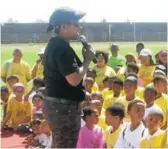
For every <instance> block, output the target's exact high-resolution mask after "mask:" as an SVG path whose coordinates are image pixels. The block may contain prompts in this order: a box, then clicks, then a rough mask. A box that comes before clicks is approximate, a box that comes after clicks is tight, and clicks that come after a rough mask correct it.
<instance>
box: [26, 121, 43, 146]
mask: <svg viewBox="0 0 168 149" xmlns="http://www.w3.org/2000/svg"><path fill="white" fill-rule="evenodd" d="M30 126H31V129H32V132H33V134H32V135H29V136H28V137H27V139H26V140H27V147H38V146H41V145H42V144H43V143H44V141H45V139H46V135H45V134H44V133H42V131H41V120H38V119H35V120H33V121H32V122H31V123H30Z"/></svg>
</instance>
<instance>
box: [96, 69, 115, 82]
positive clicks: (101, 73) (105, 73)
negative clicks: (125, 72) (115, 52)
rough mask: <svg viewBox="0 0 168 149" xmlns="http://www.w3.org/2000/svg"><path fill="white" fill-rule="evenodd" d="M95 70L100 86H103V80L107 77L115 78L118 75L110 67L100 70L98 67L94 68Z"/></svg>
mask: <svg viewBox="0 0 168 149" xmlns="http://www.w3.org/2000/svg"><path fill="white" fill-rule="evenodd" d="M94 70H95V71H96V75H97V76H96V79H95V81H96V83H97V84H98V85H99V84H100V85H102V84H103V80H104V78H105V77H113V76H115V75H116V73H115V71H114V70H113V68H111V67H109V66H105V67H103V68H98V67H97V66H95V67H94Z"/></svg>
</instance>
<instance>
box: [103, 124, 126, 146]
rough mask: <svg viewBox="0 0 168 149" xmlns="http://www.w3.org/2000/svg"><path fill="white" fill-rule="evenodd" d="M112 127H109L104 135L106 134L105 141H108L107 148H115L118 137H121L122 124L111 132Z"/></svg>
mask: <svg viewBox="0 0 168 149" xmlns="http://www.w3.org/2000/svg"><path fill="white" fill-rule="evenodd" d="M112 129H113V128H112V127H111V126H109V127H107V129H106V131H105V133H104V136H105V142H106V148H113V147H114V145H115V144H116V142H117V139H118V137H119V134H120V132H121V131H122V129H123V128H122V126H120V127H119V128H118V129H117V130H116V131H115V132H113V133H111V131H112Z"/></svg>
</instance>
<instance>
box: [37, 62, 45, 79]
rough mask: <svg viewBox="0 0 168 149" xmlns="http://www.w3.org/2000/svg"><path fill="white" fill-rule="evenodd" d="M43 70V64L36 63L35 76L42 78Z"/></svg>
mask: <svg viewBox="0 0 168 149" xmlns="http://www.w3.org/2000/svg"><path fill="white" fill-rule="evenodd" d="M43 70H44V66H43V64H42V63H40V64H39V65H38V69H37V74H36V78H42V79H43Z"/></svg>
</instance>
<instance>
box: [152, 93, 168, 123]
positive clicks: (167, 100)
mask: <svg viewBox="0 0 168 149" xmlns="http://www.w3.org/2000/svg"><path fill="white" fill-rule="evenodd" d="M155 104H157V105H158V106H159V107H160V108H161V109H162V111H163V113H164V119H163V126H164V125H165V124H166V122H167V120H168V119H167V117H168V95H166V94H162V95H161V97H160V98H158V99H156V100H155Z"/></svg>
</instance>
